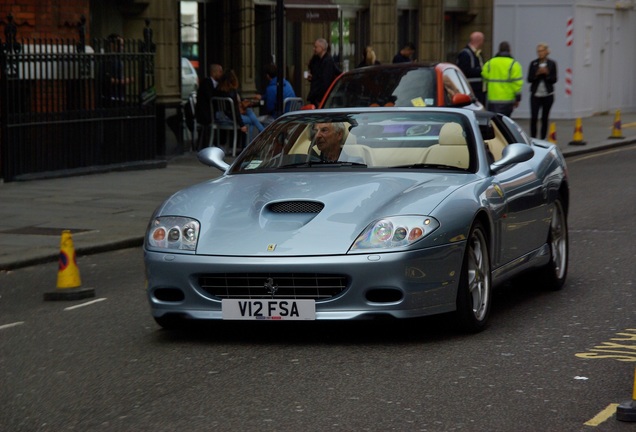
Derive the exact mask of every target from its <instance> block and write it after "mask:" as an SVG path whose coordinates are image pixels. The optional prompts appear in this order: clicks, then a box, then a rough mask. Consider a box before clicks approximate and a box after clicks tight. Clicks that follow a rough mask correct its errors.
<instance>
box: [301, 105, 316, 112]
mask: <svg viewBox="0 0 636 432" xmlns="http://www.w3.org/2000/svg"><path fill="white" fill-rule="evenodd" d="M315 109H316V105H314V104H307V105H303V106H301V107H300V110H301V111H302V110H315Z"/></svg>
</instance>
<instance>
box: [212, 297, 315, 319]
mask: <svg viewBox="0 0 636 432" xmlns="http://www.w3.org/2000/svg"><path fill="white" fill-rule="evenodd" d="M221 312H222V316H223V319H224V320H276V321H289V320H315V319H316V302H315V301H313V300H291V299H289V300H274V299H271V300H269V299H268V300H237V299H223V300H222V301H221Z"/></svg>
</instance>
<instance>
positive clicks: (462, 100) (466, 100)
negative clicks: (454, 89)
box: [451, 93, 473, 107]
mask: <svg viewBox="0 0 636 432" xmlns="http://www.w3.org/2000/svg"><path fill="white" fill-rule="evenodd" d="M471 103H473V100H472V98H471V97H470V95H467V94H463V93H457V94H454V95H453V98H452V99H451V105H452V106H455V107H464V106H468V105H470V104H471Z"/></svg>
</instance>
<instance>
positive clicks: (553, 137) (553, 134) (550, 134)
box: [548, 122, 557, 144]
mask: <svg viewBox="0 0 636 432" xmlns="http://www.w3.org/2000/svg"><path fill="white" fill-rule="evenodd" d="M548 141H549V142H551V143H552V144H556V143H557V135H556V123H554V122H552V123H550V129H548Z"/></svg>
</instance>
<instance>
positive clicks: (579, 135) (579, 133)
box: [568, 117, 587, 145]
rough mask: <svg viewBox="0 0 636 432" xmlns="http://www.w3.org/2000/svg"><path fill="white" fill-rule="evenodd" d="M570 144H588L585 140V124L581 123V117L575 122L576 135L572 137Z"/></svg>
mask: <svg viewBox="0 0 636 432" xmlns="http://www.w3.org/2000/svg"><path fill="white" fill-rule="evenodd" d="M568 144H570V145H585V144H587V143H586V142H585V141H583V125H582V123H581V117H578V118H577V119H576V123H575V124H574V136H573V137H572V141H570V142H569V143H568Z"/></svg>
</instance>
